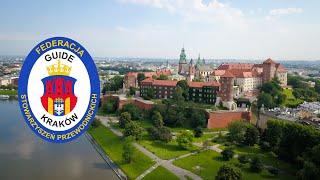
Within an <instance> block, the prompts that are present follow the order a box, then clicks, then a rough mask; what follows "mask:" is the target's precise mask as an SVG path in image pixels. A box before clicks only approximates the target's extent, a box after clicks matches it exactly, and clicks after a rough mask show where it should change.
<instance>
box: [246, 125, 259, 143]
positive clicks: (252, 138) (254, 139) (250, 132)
mask: <svg viewBox="0 0 320 180" xmlns="http://www.w3.org/2000/svg"><path fill="white" fill-rule="evenodd" d="M258 141H259V131H258V129H257V128H256V127H254V126H252V125H251V126H248V128H247V130H246V133H245V135H244V143H245V144H246V145H248V146H253V145H254V144H256V143H258Z"/></svg>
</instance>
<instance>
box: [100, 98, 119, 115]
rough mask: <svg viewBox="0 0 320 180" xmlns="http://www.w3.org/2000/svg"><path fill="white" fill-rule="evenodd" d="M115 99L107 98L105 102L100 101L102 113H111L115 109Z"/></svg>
mask: <svg viewBox="0 0 320 180" xmlns="http://www.w3.org/2000/svg"><path fill="white" fill-rule="evenodd" d="M117 104H118V103H117V100H115V99H110V98H109V99H107V100H106V101H105V102H103V103H102V106H101V110H102V113H106V114H112V113H115V112H116V111H117Z"/></svg>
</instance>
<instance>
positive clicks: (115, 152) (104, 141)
mask: <svg viewBox="0 0 320 180" xmlns="http://www.w3.org/2000/svg"><path fill="white" fill-rule="evenodd" d="M89 133H90V134H91V135H92V136H93V137H94V139H95V140H96V141H97V142H98V143H99V144H100V146H101V147H102V148H103V150H104V151H105V153H106V154H107V155H108V156H109V157H110V158H111V159H112V160H113V161H114V162H115V163H116V164H117V165H118V166H119V167H120V168H121V169H122V170H123V171H124V172H125V173H126V175H127V176H128V177H129V178H130V179H135V178H136V177H138V176H139V175H140V174H141V173H143V172H144V171H145V170H147V169H148V168H150V167H151V166H152V165H153V164H154V162H153V161H152V160H151V159H150V158H148V157H147V156H145V155H144V154H143V153H141V152H140V151H138V150H137V149H135V151H134V153H133V154H134V155H133V160H132V162H131V163H129V164H127V163H124V162H123V159H122V153H123V148H122V147H123V141H122V139H121V137H118V136H116V135H115V134H113V132H111V131H110V130H109V129H107V128H106V127H104V126H102V125H100V126H99V127H97V128H92V129H90V130H89Z"/></svg>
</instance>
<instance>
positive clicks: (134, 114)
mask: <svg viewBox="0 0 320 180" xmlns="http://www.w3.org/2000/svg"><path fill="white" fill-rule="evenodd" d="M121 112H128V113H130V115H131V118H132V120H139V119H141V116H142V111H141V109H140V108H138V107H137V106H136V105H134V104H132V103H130V104H126V105H124V106H123V107H122V109H121Z"/></svg>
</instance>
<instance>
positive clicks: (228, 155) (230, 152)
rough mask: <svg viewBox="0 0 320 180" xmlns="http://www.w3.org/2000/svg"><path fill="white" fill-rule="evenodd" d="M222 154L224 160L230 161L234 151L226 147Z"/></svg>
mask: <svg viewBox="0 0 320 180" xmlns="http://www.w3.org/2000/svg"><path fill="white" fill-rule="evenodd" d="M221 155H222V158H223V160H225V161H229V160H230V159H231V158H232V157H233V155H234V152H233V150H231V149H225V150H223V151H222V152H221Z"/></svg>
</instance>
